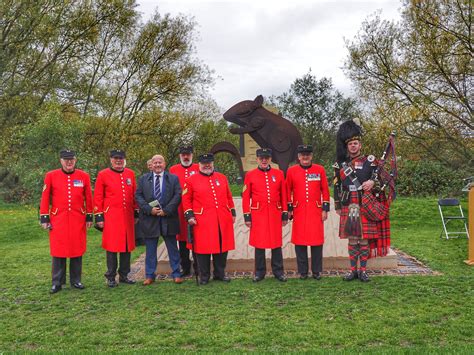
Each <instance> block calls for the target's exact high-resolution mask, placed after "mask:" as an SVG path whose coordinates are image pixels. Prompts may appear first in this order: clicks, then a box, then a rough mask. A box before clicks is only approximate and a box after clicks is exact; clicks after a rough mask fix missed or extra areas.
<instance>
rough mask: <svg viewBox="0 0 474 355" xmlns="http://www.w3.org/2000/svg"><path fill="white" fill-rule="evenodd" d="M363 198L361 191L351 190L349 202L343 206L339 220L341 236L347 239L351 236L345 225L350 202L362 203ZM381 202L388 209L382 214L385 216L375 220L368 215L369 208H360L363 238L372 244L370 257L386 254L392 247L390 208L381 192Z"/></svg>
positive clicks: (381, 215)
mask: <svg viewBox="0 0 474 355" xmlns="http://www.w3.org/2000/svg"><path fill="white" fill-rule="evenodd" d="M361 202H362V201H361V199H360V198H359V192H357V191H351V192H350V196H349V203H348V204H347V205H343V206H342V207H341V216H340V222H339V238H341V239H346V238H349V237H350V236H349V235H347V234H346V232H345V226H346V222H347V219H348V211H349V206H348V205H349V204H351V203H355V204H358V205H359V206H360V205H361ZM379 202H381V203H382V204H384V206H385V207H386V210H384V211H383V213H381V214H380V217H384V218H383V219H381V220H378V221H376V220H373V218H371V217H372V216H368V215H367V210H366V209H364V208H361V209H360V221H361V231H362V236H361V237H360V238H362V239H368V240H369V246H370V257H376V256H385V255H387V253H388V249H389V248H390V219H389V210H388V207H387V206H386V203H385V195H383V194H381V195H380V198H379Z"/></svg>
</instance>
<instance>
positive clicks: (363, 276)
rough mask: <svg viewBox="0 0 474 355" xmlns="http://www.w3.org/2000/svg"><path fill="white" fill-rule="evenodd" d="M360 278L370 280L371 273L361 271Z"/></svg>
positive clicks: (362, 280) (364, 280)
mask: <svg viewBox="0 0 474 355" xmlns="http://www.w3.org/2000/svg"><path fill="white" fill-rule="evenodd" d="M359 280H360V281H361V282H369V281H370V279H369V275H367V273H366V272H365V271H359Z"/></svg>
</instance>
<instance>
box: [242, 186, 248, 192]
mask: <svg viewBox="0 0 474 355" xmlns="http://www.w3.org/2000/svg"><path fill="white" fill-rule="evenodd" d="M245 190H247V185H244V187H243V188H242V193H244V192H245Z"/></svg>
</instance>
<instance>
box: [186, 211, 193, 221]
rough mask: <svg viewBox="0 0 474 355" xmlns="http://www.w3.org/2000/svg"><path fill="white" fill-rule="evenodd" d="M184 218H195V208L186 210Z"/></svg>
mask: <svg viewBox="0 0 474 355" xmlns="http://www.w3.org/2000/svg"><path fill="white" fill-rule="evenodd" d="M184 218H186V220H188V221H189V220H190V219H191V218H194V212H193V210H191V209H189V210H187V211H184Z"/></svg>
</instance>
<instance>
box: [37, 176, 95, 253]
mask: <svg viewBox="0 0 474 355" xmlns="http://www.w3.org/2000/svg"><path fill="white" fill-rule="evenodd" d="M50 205H51V208H50ZM40 219H41V223H51V226H52V229H51V230H50V232H49V245H50V252H51V256H55V257H58V258H75V257H78V256H82V255H84V253H85V252H86V219H87V221H89V222H92V193H91V182H90V178H89V174H87V173H85V172H84V171H82V170H78V169H76V170H74V172H72V173H70V174H68V173H65V172H64V171H63V170H62V169H58V170H53V171H50V172H48V173H47V174H46V176H45V178H44V186H43V194H42V195H41V203H40Z"/></svg>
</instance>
